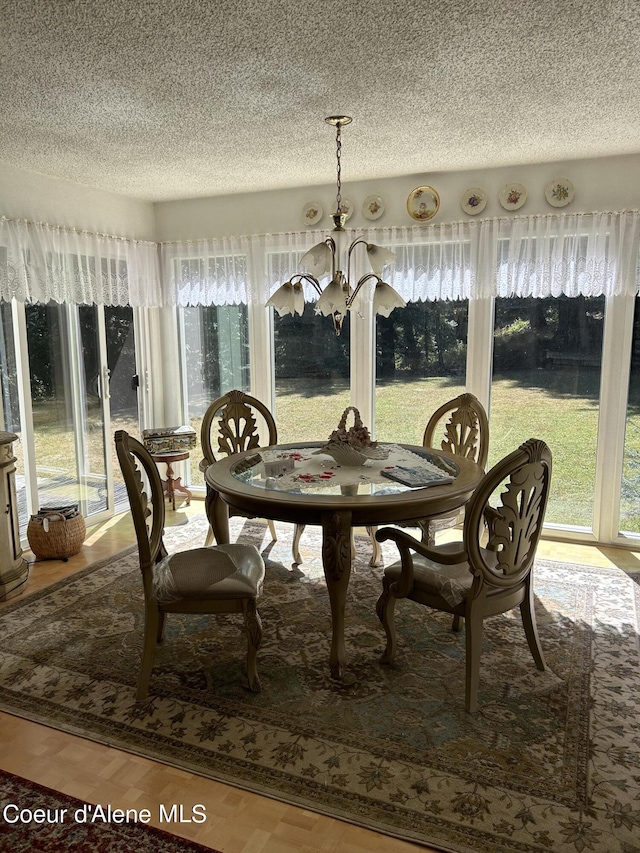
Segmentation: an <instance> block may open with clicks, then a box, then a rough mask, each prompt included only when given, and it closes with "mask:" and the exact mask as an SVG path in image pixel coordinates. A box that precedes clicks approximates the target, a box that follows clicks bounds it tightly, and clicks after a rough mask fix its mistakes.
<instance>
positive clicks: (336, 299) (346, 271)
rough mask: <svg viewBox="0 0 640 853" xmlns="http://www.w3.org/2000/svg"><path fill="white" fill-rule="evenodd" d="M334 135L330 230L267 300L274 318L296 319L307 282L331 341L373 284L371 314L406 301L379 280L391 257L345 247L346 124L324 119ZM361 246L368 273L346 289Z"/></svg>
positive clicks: (369, 246) (360, 241)
mask: <svg viewBox="0 0 640 853" xmlns="http://www.w3.org/2000/svg"><path fill="white" fill-rule="evenodd" d="M325 121H326V122H327V124H331V125H333V126H334V127H335V129H336V172H337V179H336V189H337V192H336V212H335V213H334V214H332V216H331V219H332V220H333V230H332V231H331V234H330V235H329V236H328V237H327V238H326V240H323V241H322V243H318V244H317V245H316V246H314V247H313V248H312V249H309V251H308V252H307V253H306V255H304V257H303V258H302V260H301V262H300V263H301V265H302V267H303V269H305V270H306V272H304V273H297V274H296V275H293V276H291V278H290V279H289V281H287V282H285V284H283V285H282V286H281V287H279V288H278V289H277V290H276V292H275V293H274V294H273V296H272V297H271V298H270V299H269V300H268V302H267V305H268V306H269V305H272V306H273V307H274V308H275V310H276V311H277V312H278V314H279V315H280V316H281V317H283V316H284V315H285V314H292V315H293V314H296V313H297V314H300V315H302V312H303V311H304V293H303V290H302V285H303V282H305V281H306V282H308V283H309V284H310V285H312V287H314V288H315V290H316V291H317V293H318V301H317V302H316V314H322V315H323V316H325V317H328V316H331V317H332V318H333V325H334V327H335V330H336V335H339V334H340V331H341V329H342V322H343V320H344V318H345V316H346V314H347V312H348V311H349V310H350V309H351V307H352V305H353V303H354V300H355V298H356V297H357V295H358V293H359V292H360V290H361V289H362V287H363V285H365V284H367V283H368V282H375V290H374V293H373V310H374V311H375V313H376V314H382V316H383V317H388V316H389V314H391V312H392V311H393V309H394V308H404V306H405V304H406V303H405V301H404V299H403V298H402V297H401V296H400V294H399V293H397V292H396V291H395V290H394V289H393V288H392V287H391V285H390V284H386V283H385V282H384V281H383V280H382V278H381V276H382V272H383V269H384V267H385V266H386V265H387V264H388V263H389V262H390V261H393V260H395V257H396V256H395V254H394V253H393V252H390V251H389V250H388V249H384V248H382V246H376V245H374V244H373V243H367V241H366V240H365V239H364V238H362V237H357V238H356V239H355V240H353V242H352V243H350V244H349V245H347V232H346V231H345V229H344V223H345V221H346V218H347V216H346V213H344V212H342V209H341V208H342V182H341V167H340V156H341V153H342V138H341V132H342V128H343V127H344V125H346V124H350V123H351V119H350V118H349V116H329V117H328V118H326V119H325ZM358 246H364V247H365V249H366V257H367V259H368V261H369V266H370V268H371V272H368V273H365V274H364V275H363V276H361V278H360V279H359V280H358V281H357V283H356V284H355V285H352V284H351V281H352V279H351V274H352V270H351V260H352V257H351V256H352V255H353V252H354V250H355V249H356V248H357V247H358ZM328 274H330V275H331V280H330V281H329V283H328V284H327V285H326V286H325V287H324V289H323V287H322V285H321V284H320V281H321V280H322V278H324V277H326V276H327V275H328Z"/></svg>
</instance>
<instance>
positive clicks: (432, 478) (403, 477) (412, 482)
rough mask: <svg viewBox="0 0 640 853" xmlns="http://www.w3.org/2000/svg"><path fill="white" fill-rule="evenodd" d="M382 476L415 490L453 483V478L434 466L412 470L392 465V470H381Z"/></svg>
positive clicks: (416, 467) (418, 466) (417, 466)
mask: <svg viewBox="0 0 640 853" xmlns="http://www.w3.org/2000/svg"><path fill="white" fill-rule="evenodd" d="M382 474H383V475H384V476H385V477H388V478H389V479H390V480H395V481H396V482H397V483H402V484H403V485H404V486H415V487H416V488H420V487H422V488H424V487H425V486H444V485H446V484H447V483H453V481H454V480H455V477H453V476H452V475H451V474H447V472H446V471H441V470H440V469H439V468H436V467H435V465H434V466H432V467H429V468H426V467H422V466H420V465H416V466H415V467H412V468H409V467H405V466H403V465H394V466H393V467H392V468H383V469H382Z"/></svg>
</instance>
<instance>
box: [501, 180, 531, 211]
mask: <svg viewBox="0 0 640 853" xmlns="http://www.w3.org/2000/svg"><path fill="white" fill-rule="evenodd" d="M498 199H499V200H500V204H501V205H502V206H503V207H504V209H505V210H518V208H519V207H522V205H523V204H524V203H525V201H526V200H527V190H526V188H525V187H524V186H523V185H522V184H518V183H515V182H514V183H512V184H505V185H504V186H503V187H502V189H501V190H500V192H499V194H498Z"/></svg>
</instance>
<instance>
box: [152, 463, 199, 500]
mask: <svg viewBox="0 0 640 853" xmlns="http://www.w3.org/2000/svg"><path fill="white" fill-rule="evenodd" d="M151 458H152V459H153V461H154V462H164V464H165V465H166V466H167V479H166V480H163V481H162V490H163V491H164V493H165V494H166V496H167V499H168V500H169V501H171V507H172V509H173V510H174V511H175V508H176V492H182V493H183V494H185V495H186V496H187V501H186V506H189V505H190V503H191V492H190V491H189V489H187V488H186V487H185V486H183V485H182V483H181V482H180V480H181V479H182V478H181V477H174V475H173V463H174V462H181V461H182V460H183V459H188V458H189V451H188V450H185V451H176V452H173V453H152V454H151Z"/></svg>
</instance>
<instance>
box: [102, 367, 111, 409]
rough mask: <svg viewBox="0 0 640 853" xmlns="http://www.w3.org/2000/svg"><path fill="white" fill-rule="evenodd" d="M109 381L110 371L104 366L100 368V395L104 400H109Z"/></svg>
mask: <svg viewBox="0 0 640 853" xmlns="http://www.w3.org/2000/svg"><path fill="white" fill-rule="evenodd" d="M110 379H111V371H110V370H109V368H108V367H107V365H106V364H105V366H104V367H103V368H102V395H103V399H104V400H110V399H111V393H110V388H109V383H110Z"/></svg>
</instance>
